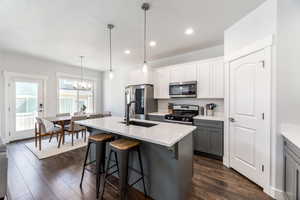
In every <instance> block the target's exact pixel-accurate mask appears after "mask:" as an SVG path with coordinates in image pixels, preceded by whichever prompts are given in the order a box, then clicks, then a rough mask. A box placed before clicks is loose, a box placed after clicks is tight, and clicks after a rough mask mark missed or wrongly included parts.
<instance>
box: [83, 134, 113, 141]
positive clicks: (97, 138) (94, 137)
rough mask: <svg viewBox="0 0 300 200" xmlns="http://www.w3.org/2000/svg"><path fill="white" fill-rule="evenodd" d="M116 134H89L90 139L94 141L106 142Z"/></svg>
mask: <svg viewBox="0 0 300 200" xmlns="http://www.w3.org/2000/svg"><path fill="white" fill-rule="evenodd" d="M113 137H114V136H112V135H109V134H97V135H91V136H89V140H91V141H92V142H104V141H106V140H111V139H112V138H113Z"/></svg>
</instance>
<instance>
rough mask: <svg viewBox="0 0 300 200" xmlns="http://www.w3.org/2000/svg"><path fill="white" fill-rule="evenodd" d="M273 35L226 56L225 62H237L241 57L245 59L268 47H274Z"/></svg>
mask: <svg viewBox="0 0 300 200" xmlns="http://www.w3.org/2000/svg"><path fill="white" fill-rule="evenodd" d="M273 38H274V37H273V35H270V36H268V37H266V38H264V39H262V40H258V41H256V42H254V43H253V44H251V45H248V46H245V47H243V48H241V49H239V50H238V51H235V52H234V53H232V54H230V55H226V56H225V57H224V60H225V62H231V61H233V60H236V59H238V58H240V57H244V56H247V55H249V54H252V53H254V52H257V51H260V50H262V49H264V48H266V47H268V46H272V44H273V40H274V39H273Z"/></svg>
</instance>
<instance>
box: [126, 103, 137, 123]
mask: <svg viewBox="0 0 300 200" xmlns="http://www.w3.org/2000/svg"><path fill="white" fill-rule="evenodd" d="M135 102H136V101H130V102H129V103H128V104H127V108H126V126H129V122H130V112H129V110H130V106H131V104H133V103H135Z"/></svg>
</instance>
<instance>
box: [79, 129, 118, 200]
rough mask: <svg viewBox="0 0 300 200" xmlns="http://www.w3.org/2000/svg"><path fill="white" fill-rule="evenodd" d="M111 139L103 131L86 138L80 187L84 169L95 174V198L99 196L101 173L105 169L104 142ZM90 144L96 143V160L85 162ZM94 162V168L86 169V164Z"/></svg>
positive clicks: (111, 137)
mask: <svg viewBox="0 0 300 200" xmlns="http://www.w3.org/2000/svg"><path fill="white" fill-rule="evenodd" d="M112 140H113V136H112V135H109V134H104V133H101V134H97V135H92V136H89V138H88V146H87V151H86V154H85V160H84V164H83V169H82V175H81V181H80V188H82V181H83V177H84V174H85V170H87V171H89V172H91V173H93V174H95V175H96V192H97V193H96V195H97V199H98V197H99V188H100V178H101V173H104V169H105V155H106V143H107V142H110V141H112ZM91 144H95V145H96V160H93V161H91V162H88V163H87V159H88V156H89V151H90V147H91ZM94 162H96V170H95V171H92V170H90V169H88V168H87V166H88V165H90V164H92V163H94ZM101 170H102V171H101Z"/></svg>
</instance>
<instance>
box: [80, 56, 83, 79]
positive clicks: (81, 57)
mask: <svg viewBox="0 0 300 200" xmlns="http://www.w3.org/2000/svg"><path fill="white" fill-rule="evenodd" d="M82 59H83V56H80V60H81V61H80V63H81V82H83V62H82Z"/></svg>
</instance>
